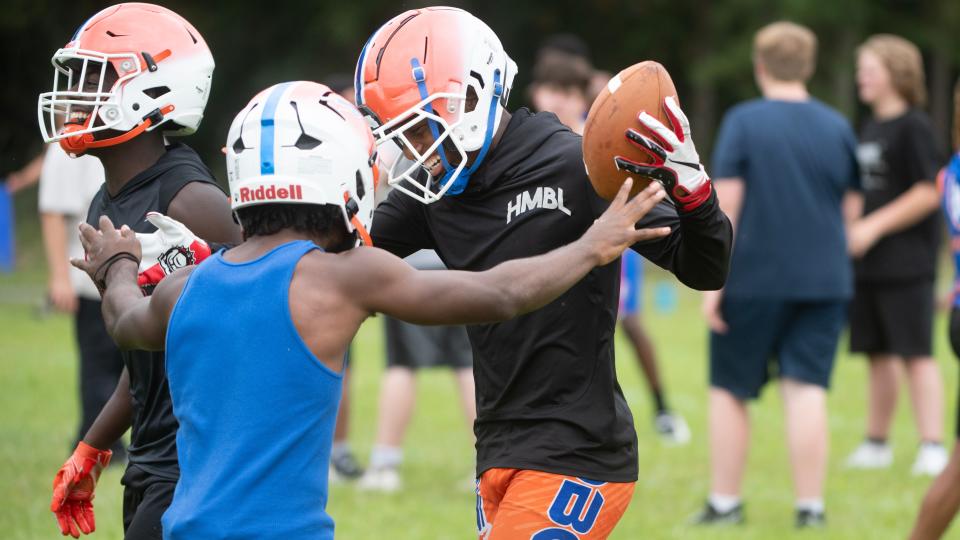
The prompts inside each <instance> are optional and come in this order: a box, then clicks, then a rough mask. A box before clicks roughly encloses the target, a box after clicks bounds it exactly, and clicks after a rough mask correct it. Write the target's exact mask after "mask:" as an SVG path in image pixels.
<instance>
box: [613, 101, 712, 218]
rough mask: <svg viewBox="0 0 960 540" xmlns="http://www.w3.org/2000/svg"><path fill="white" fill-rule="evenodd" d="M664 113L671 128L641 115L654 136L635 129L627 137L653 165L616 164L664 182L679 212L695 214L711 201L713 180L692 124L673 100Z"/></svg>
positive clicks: (617, 159) (627, 161)
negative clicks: (702, 159) (693, 137)
mask: <svg viewBox="0 0 960 540" xmlns="http://www.w3.org/2000/svg"><path fill="white" fill-rule="evenodd" d="M663 110H664V111H665V112H666V113H667V118H668V119H669V120H670V125H669V126H665V125H663V124H662V123H661V122H660V121H659V120H657V119H656V118H654V117H653V116H651V115H649V114H647V113H646V112H641V113H640V118H639V120H640V123H641V124H643V126H644V127H646V128H647V129H648V130H649V133H650V135H651V136H650V137H648V136H646V135H644V134H643V133H640V132H639V131H637V130H636V129H633V128H630V129H628V130H627V133H626V136H627V140H628V141H630V142H631V143H633V144H635V145H636V146H638V147H639V148H640V150H643V151H644V152H645V153H646V154H647V155H649V156H650V158H651V159H652V160H653V163H650V164H648V165H647V164H641V163H637V162H636V161H633V160H631V159H628V158H625V157H623V156H616V157H615V158H614V161H615V162H616V164H617V167H618V168H620V169H623V170H625V171H627V172H630V173H633V174H636V175H637V176H642V177H644V178H649V179H651V180H656V181H658V182H660V183H661V184H663V187H664V188H665V189H666V190H667V194H668V195H670V198H671V199H673V202H674V203H675V204H676V206H677V208H678V209H679V210H682V211H684V212H692V211H693V210H696V209H697V208H698V207H700V205H701V204H703V203H704V202H706V201H708V200H709V199H710V193H711V191H712V189H713V188H712V187H711V184H710V177H709V176H707V171H706V170H704V168H703V165H702V164H701V163H700V156H699V154H697V148H696V147H695V146H694V144H693V139H692V138H691V137H690V121H689V120H687V117H686V115H684V114H683V111H681V110H680V107H679V106H678V105H677V102H676V100H674V99H673V97H672V96H667V97H666V98H665V99H664V100H663Z"/></svg>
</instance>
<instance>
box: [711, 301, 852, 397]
mask: <svg viewBox="0 0 960 540" xmlns="http://www.w3.org/2000/svg"><path fill="white" fill-rule="evenodd" d="M846 308H847V303H846V302H845V301H825V302H798V301H787V300H777V299H731V298H724V300H723V303H722V305H721V310H722V313H723V318H724V320H726V322H727V326H728V330H727V333H726V334H717V333H715V332H711V333H710V385H711V386H714V387H717V388H723V389H724V390H727V391H729V392H730V393H732V394H733V395H735V396H736V397H738V398H740V399H755V398H757V397H758V396H759V395H760V390H761V389H762V388H763V386H764V384H766V382H767V381H768V380H770V379H771V378H788V379H793V380H796V381H800V382H804V383H809V384H815V385H817V386H822V387H823V388H828V387H829V386H830V374H831V372H832V371H833V361H834V358H835V356H836V352H837V342H838V341H839V339H840V331H841V330H842V329H843V325H844V322H845V321H846Z"/></svg>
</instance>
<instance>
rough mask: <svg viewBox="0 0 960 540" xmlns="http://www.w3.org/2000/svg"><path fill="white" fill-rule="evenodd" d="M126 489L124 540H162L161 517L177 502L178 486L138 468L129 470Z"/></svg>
mask: <svg viewBox="0 0 960 540" xmlns="http://www.w3.org/2000/svg"><path fill="white" fill-rule="evenodd" d="M120 482H121V483H122V484H123V485H124V490H123V531H124V536H123V538H124V540H162V539H163V529H162V528H161V525H160V518H161V517H163V513H164V512H166V511H167V507H168V506H170V502H171V501H173V490H174V488H176V486H177V483H176V482H171V481H170V480H167V479H165V478H158V477H156V476H154V475H152V474H149V473H147V472H146V471H144V470H143V469H141V468H139V467H137V466H136V465H130V466H128V467H127V470H126V472H124V474H123V479H122V480H121V481H120Z"/></svg>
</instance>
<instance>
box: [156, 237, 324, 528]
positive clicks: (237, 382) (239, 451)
mask: <svg viewBox="0 0 960 540" xmlns="http://www.w3.org/2000/svg"><path fill="white" fill-rule="evenodd" d="M314 249H320V248H318V247H317V246H316V245H314V244H313V243H312V242H308V241H296V242H290V243H287V244H284V245H281V246H278V247H276V248H274V249H273V250H271V251H270V252H269V253H267V254H265V255H263V256H261V257H260V258H258V259H255V260H252V261H249V262H245V263H231V262H228V261H225V260H224V259H223V252H222V251H221V252H219V253H217V254H215V255H214V256H212V257H210V258H209V259H207V260H206V261H204V262H203V263H202V264H200V265H199V266H198V267H197V268H196V270H194V271H193V274H192V275H191V276H190V277H189V279H188V280H187V283H186V285H185V286H184V288H183V292H182V293H181V294H180V298H179V300H178V301H177V304H176V306H175V307H174V309H173V313H172V314H171V316H170V323H169V326H168V328H167V377H168V379H169V383H170V395H171V397H172V398H173V411H174V414H175V415H176V417H177V419H178V420H179V421H180V430H179V432H178V433H177V450H178V457H179V459H180V471H181V474H180V480H179V481H178V482H177V487H176V491H175V492H174V496H173V503H172V504H171V505H170V507H169V508H168V509H167V511H166V513H165V514H164V515H163V520H162V524H163V537H164V538H165V539H191V540H193V539H197V538H203V539H214V538H256V539H271V538H276V539H281V538H282V539H285V540H286V539H290V538H298V539H299V538H307V539H332V538H333V519H331V518H330V516H329V515H327V513H326V510H325V509H326V505H327V469H328V467H329V461H330V447H331V445H332V444H333V428H334V423H335V421H336V416H337V406H338V404H339V402H340V392H341V382H342V374H341V373H336V372H334V371H332V370H330V369H329V368H327V367H326V366H324V365H323V364H322V363H321V362H320V361H319V360H318V359H317V358H316V357H315V356H314V355H313V353H311V351H310V350H309V349H308V348H307V346H306V344H305V343H304V342H303V340H301V339H300V335H299V334H298V333H297V330H296V327H295V326H294V324H293V321H292V319H291V317H290V307H289V305H288V299H289V290H290V281H291V279H292V277H293V271H294V268H295V267H296V265H297V262H298V261H299V260H300V258H301V257H303V256H304V255H305V254H306V253H308V252H309V251H311V250H314Z"/></svg>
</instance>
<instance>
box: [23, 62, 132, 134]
mask: <svg viewBox="0 0 960 540" xmlns="http://www.w3.org/2000/svg"><path fill="white" fill-rule="evenodd" d="M51 63H52V64H53V68H54V71H53V88H54V89H53V91H51V92H44V93H42V94H40V97H39V104H38V107H37V110H38V120H39V122H40V130H41V134H42V135H43V140H44V142H53V141H58V140H60V139H63V138H64V137H68V136H76V135H82V134H86V133H95V132H98V131H104V130H108V129H115V128H116V127H117V126H118V125H119V124H120V123H121V122H122V113H121V109H120V96H119V95H118V89H119V88H120V86H121V85H122V84H123V83H125V82H126V81H128V80H130V79H131V78H133V77H136V76H137V75H139V74H140V64H139V62H138V61H137V58H136V55H134V54H132V53H130V54H102V53H98V52H96V51H85V50H80V49H60V50H58V51H57V52H56V53H55V54H54V55H53V58H52V60H51ZM117 64H119V65H123V66H129V68H128V72H127V73H124V75H123V76H122V77H118V76H117V75H116V73H117V70H116V69H114V67H113V66H114V65H117ZM91 77H96V78H95V79H93V80H91ZM61 125H63V126H75V127H74V128H72V129H70V130H64V129H63V127H58V126H61Z"/></svg>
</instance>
